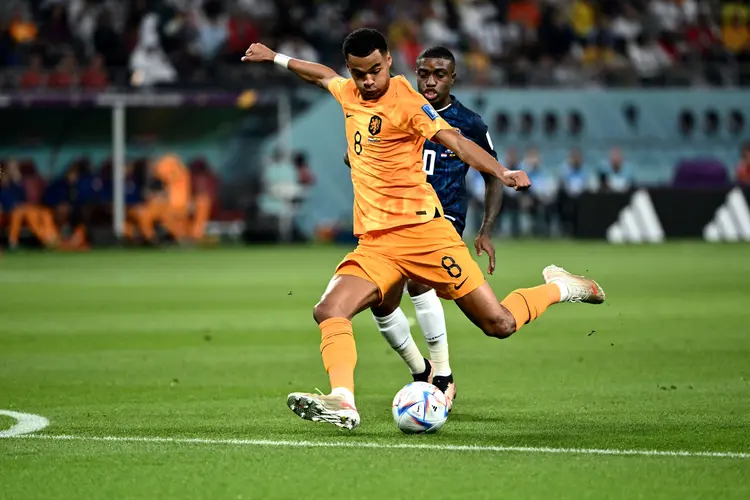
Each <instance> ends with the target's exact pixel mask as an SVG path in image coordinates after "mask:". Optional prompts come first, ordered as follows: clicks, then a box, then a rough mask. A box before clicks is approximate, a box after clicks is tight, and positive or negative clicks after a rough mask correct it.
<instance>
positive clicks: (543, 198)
mask: <svg viewBox="0 0 750 500" xmlns="http://www.w3.org/2000/svg"><path fill="white" fill-rule="evenodd" d="M541 161H542V157H541V154H540V153H539V150H538V149H537V148H530V149H528V150H527V151H526V158H525V159H524V161H523V163H522V165H521V168H522V169H523V170H525V171H526V173H527V174H528V176H529V180H530V181H531V188H530V189H529V191H528V192H527V193H522V196H520V197H519V198H520V200H519V201H520V204H521V208H522V210H523V211H524V212H526V213H528V214H529V215H530V216H531V220H532V231H533V233H534V235H535V236H550V235H551V231H552V216H553V213H554V202H555V198H556V196H557V185H556V184H555V180H554V178H553V177H552V176H551V175H549V173H547V172H545V171H544V169H543V168H542V166H541Z"/></svg>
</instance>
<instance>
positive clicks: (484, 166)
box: [432, 129, 531, 190]
mask: <svg viewBox="0 0 750 500" xmlns="http://www.w3.org/2000/svg"><path fill="white" fill-rule="evenodd" d="M432 141H433V142H439V143H440V144H442V145H443V146H445V147H446V148H448V149H450V150H451V151H453V152H454V153H456V155H458V157H459V158H461V160H462V161H463V162H464V163H467V164H468V165H470V166H471V167H472V168H475V169H476V170H479V171H480V172H482V173H485V174H490V175H492V176H494V177H497V178H498V179H499V180H500V182H502V183H503V184H505V185H506V186H508V187H512V188H514V189H516V190H522V189H528V188H529V186H531V181H530V180H529V176H528V175H526V172H524V171H523V170H508V169H507V168H505V167H503V166H502V165H500V164H499V163H498V162H497V160H495V159H494V158H493V157H492V156H490V154H489V153H488V152H487V151H485V150H484V149H482V148H481V147H479V145H477V144H476V143H475V142H473V141H470V140H469V139H467V138H466V137H464V136H462V135H461V134H459V133H458V132H456V131H455V130H453V129H443V130H440V131H438V133H437V134H435V137H434V138H433V139H432Z"/></svg>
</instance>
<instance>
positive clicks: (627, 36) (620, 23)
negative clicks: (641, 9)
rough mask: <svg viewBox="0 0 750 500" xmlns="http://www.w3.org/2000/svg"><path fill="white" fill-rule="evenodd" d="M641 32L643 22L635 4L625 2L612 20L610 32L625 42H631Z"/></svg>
mask: <svg viewBox="0 0 750 500" xmlns="http://www.w3.org/2000/svg"><path fill="white" fill-rule="evenodd" d="M641 32H643V22H642V20H641V18H640V16H639V14H638V10H636V8H635V6H634V5H633V4H632V3H630V2H627V3H625V4H624V5H623V6H622V11H621V12H620V13H619V14H618V15H617V16H616V17H615V18H614V20H613V21H612V33H613V34H614V36H615V37H617V38H618V39H619V40H621V41H622V42H624V43H625V44H628V43H632V42H633V41H634V40H635V39H636V37H638V35H640V34H641Z"/></svg>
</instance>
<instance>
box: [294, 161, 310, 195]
mask: <svg viewBox="0 0 750 500" xmlns="http://www.w3.org/2000/svg"><path fill="white" fill-rule="evenodd" d="M294 167H295V168H296V169H297V181H298V182H299V183H300V185H302V186H304V187H306V188H309V187H311V186H313V185H315V175H314V174H313V172H312V169H311V168H310V164H309V163H308V162H307V155H305V153H297V154H295V155H294Z"/></svg>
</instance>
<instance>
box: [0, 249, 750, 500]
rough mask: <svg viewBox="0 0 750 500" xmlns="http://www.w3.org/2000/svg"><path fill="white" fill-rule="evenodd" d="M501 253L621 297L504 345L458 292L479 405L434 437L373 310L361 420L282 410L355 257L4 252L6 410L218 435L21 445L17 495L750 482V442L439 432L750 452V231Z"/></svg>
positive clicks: (7, 483)
mask: <svg viewBox="0 0 750 500" xmlns="http://www.w3.org/2000/svg"><path fill="white" fill-rule="evenodd" d="M498 249H499V256H498V257H499V259H498V271H497V274H496V275H495V276H493V277H491V278H490V282H491V284H492V286H493V288H494V289H495V290H496V292H497V293H498V294H499V295H502V296H504V295H505V294H506V293H507V292H508V291H510V290H511V289H513V288H516V287H519V286H528V285H534V284H538V283H539V282H540V280H541V270H542V268H543V267H544V266H545V265H547V264H550V263H554V264H558V265H562V266H565V267H567V268H569V269H570V270H571V271H575V272H581V273H587V274H590V275H591V276H592V277H595V278H596V279H597V280H599V281H600V283H601V284H602V285H603V286H604V288H605V290H606V291H607V294H608V304H606V305H604V306H588V305H571V304H565V305H560V306H554V307H553V308H551V309H550V310H548V312H547V313H546V314H545V315H544V317H543V318H542V319H541V320H540V321H538V322H536V323H534V324H533V325H529V326H526V327H525V328H524V329H523V330H521V331H520V332H519V333H517V334H516V335H515V336H514V337H512V338H511V339H509V340H506V341H497V340H491V339H488V338H485V337H484V336H483V335H482V334H481V333H480V332H479V331H478V330H476V329H475V328H474V327H473V326H472V325H471V324H470V323H469V322H468V321H467V320H466V319H464V318H463V316H462V315H461V314H460V312H459V311H458V309H457V308H456V307H455V306H454V305H453V304H450V303H446V315H447V318H448V329H449V336H450V345H451V354H452V365H453V368H454V373H455V375H456V379H457V383H458V391H459V398H458V400H457V401H456V406H455V410H454V412H453V414H452V415H451V417H450V419H449V420H448V423H447V424H446V426H445V427H444V428H443V430H441V432H440V433H439V434H437V435H434V436H404V435H402V434H400V432H399V431H398V430H397V429H396V428H395V426H394V425H393V422H392V419H391V416H390V404H391V400H392V398H393V395H394V394H395V393H396V392H397V391H398V390H399V389H400V388H401V386H402V385H404V384H405V383H406V382H408V380H409V376H408V371H407V370H406V368H405V367H404V366H402V362H401V361H400V359H398V357H397V356H396V355H395V354H394V353H392V352H391V351H390V349H389V348H388V347H387V346H386V344H385V342H384V341H383V340H382V339H381V337H380V335H379V334H378V332H377V330H376V329H375V327H374V324H373V323H372V320H371V318H370V317H369V313H368V314H362V315H361V317H359V318H357V319H355V321H354V326H355V337H356V338H357V341H358V350H359V360H360V362H359V365H358V368H357V394H358V406H359V409H360V412H361V415H362V420H363V425H362V427H361V428H359V429H358V430H356V431H355V432H354V433H346V432H344V431H338V430H337V429H334V428H329V427H327V426H324V425H321V424H312V423H310V422H305V421H302V420H299V419H298V418H297V417H296V416H294V414H293V413H292V412H291V411H289V410H288V409H287V408H286V407H285V398H286V394H287V393H288V392H290V391H294V390H303V391H312V390H313V389H314V388H315V387H319V388H321V389H323V390H327V389H328V387H327V377H326V376H325V373H324V371H323V367H322V362H321V360H320V355H319V353H318V348H319V332H318V330H317V327H316V326H315V324H314V322H313V320H312V314H311V311H312V306H313V304H315V302H316V300H317V299H318V297H319V296H320V294H321V292H322V291H323V289H324V288H325V285H326V282H327V280H328V278H329V276H330V274H331V271H332V270H333V268H334V266H335V264H336V263H337V262H338V260H339V259H340V258H341V257H342V256H343V255H344V254H345V252H346V250H347V249H344V248H336V247H310V248H299V247H298V248H267V247H266V248H248V249H232V250H208V251H179V250H175V251H132V252H120V251H100V252H94V253H91V254H87V255H58V254H45V253H21V254H16V255H7V254H6V255H3V256H2V257H1V259H2V260H0V410H10V411H16V412H26V413H32V414H37V415H41V416H44V417H46V418H48V419H49V420H50V421H51V425H50V426H49V427H48V428H47V429H45V430H43V431H41V432H40V433H39V434H40V435H43V436H61V435H69V436H75V437H77V438H80V437H83V438H85V437H102V436H120V437H143V438H168V437H173V438H180V439H181V438H199V439H202V440H203V441H200V442H192V443H191V442H185V441H176V442H163V441H162V442H158V441H143V442H123V441H92V440H85V439H83V440H62V439H40V438H10V439H0V491H1V492H2V493H0V497H2V498H3V499H6V498H7V499H15V498H19V499H21V498H22V499H31V498H45V499H46V498H91V499H96V498H107V499H110V498H126V497H127V498H229V499H239V498H242V499H247V498H297V497H303V498H323V499H324V498H409V499H416V498H429V499H434V498H459V497H465V498H545V499H547V498H571V499H578V498H649V499H650V498H743V499H745V498H750V456H746V457H745V458H743V457H739V458H736V457H735V458H731V457H698V456H644V455H635V456H610V455H601V454H592V453H589V452H587V453H554V454H551V453H543V452H541V450H536V451H534V450H525V451H493V450H491V449H488V448H483V449H481V450H475V451H462V450H456V449H446V448H438V447H437V446H438V445H479V446H484V447H492V446H497V447H505V446H517V447H524V448H529V447H552V448H585V449H611V450H628V449H635V450H659V451H691V452H703V451H709V452H724V451H732V452H740V453H746V454H747V453H750V306H749V302H748V301H749V300H750V283H749V281H748V278H749V277H750V247H748V246H740V245H737V246H732V245H724V246H721V245H717V246H709V245H703V244H671V245H664V246H658V247H646V246H644V247H615V246H608V245H603V244H574V243H544V242H535V243H513V244H503V245H501V246H499V247H498ZM482 262H483V265H484V261H482ZM403 305H404V308H405V310H406V311H407V314H408V315H412V314H413V308H412V307H411V302H410V301H408V300H405V301H404V303H403ZM413 333H414V334H415V336H418V337H421V333H420V332H419V330H418V328H416V327H415V328H414V329H413ZM420 345H423V343H420ZM425 352H426V350H425ZM12 424H13V421H12V420H11V419H10V418H7V417H4V416H0V430H2V429H7V428H8V427H10V425H12ZM217 440H244V441H231V442H226V441H225V442H216V441H217ZM254 440H270V441H272V443H269V445H258V444H257V443H255V441H254ZM212 441H213V442H212ZM280 441H285V442H287V443H286V444H285V445H283V446H279V444H280V443H279V442H280ZM301 441H312V442H316V443H319V442H325V443H346V444H347V445H349V446H351V447H347V448H321V447H300V446H296V445H295V443H299V442H301ZM282 444H283V443H282ZM394 444H395V445H399V444H407V445H411V444H417V445H427V446H428V448H423V449H394V448H387V447H385V446H390V445H394ZM360 445H361V446H360ZM364 445H370V446H372V445H375V446H380V447H377V448H365V447H362V446H364ZM433 445H435V448H429V446H433Z"/></svg>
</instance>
